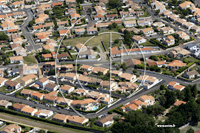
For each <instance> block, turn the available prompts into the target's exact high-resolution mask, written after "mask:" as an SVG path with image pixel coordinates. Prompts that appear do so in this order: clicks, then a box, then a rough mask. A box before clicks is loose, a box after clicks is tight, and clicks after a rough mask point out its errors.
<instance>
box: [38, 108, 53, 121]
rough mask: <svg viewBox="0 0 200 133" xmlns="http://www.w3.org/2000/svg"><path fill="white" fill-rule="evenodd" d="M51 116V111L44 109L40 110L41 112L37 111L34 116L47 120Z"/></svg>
mask: <svg viewBox="0 0 200 133" xmlns="http://www.w3.org/2000/svg"><path fill="white" fill-rule="evenodd" d="M52 115H53V111H51V110H46V109H41V110H38V111H37V112H36V113H35V114H34V116H35V117H40V118H45V119H46V118H49V117H50V116H52Z"/></svg>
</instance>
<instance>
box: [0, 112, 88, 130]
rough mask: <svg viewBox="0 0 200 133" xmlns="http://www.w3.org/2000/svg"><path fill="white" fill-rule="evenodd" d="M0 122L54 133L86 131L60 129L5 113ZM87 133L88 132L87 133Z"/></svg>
mask: <svg viewBox="0 0 200 133" xmlns="http://www.w3.org/2000/svg"><path fill="white" fill-rule="evenodd" d="M0 120H3V121H8V122H13V123H18V124H21V125H25V126H30V127H36V128H41V129H43V130H49V131H54V132H60V133H77V132H78V133H86V131H81V130H77V129H73V128H67V127H62V126H58V125H53V124H49V123H45V122H41V121H36V120H32V119H28V118H24V117H20V116H15V115H11V114H7V113H0ZM88 133H89V132H88Z"/></svg>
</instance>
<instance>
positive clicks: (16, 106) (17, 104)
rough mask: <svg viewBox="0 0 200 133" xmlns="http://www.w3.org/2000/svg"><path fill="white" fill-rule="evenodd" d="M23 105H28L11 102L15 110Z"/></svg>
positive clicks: (19, 109) (18, 109)
mask: <svg viewBox="0 0 200 133" xmlns="http://www.w3.org/2000/svg"><path fill="white" fill-rule="evenodd" d="M25 106H28V105H25V104H20V103H15V104H13V109H14V110H16V111H21V109H22V108H23V107H25Z"/></svg>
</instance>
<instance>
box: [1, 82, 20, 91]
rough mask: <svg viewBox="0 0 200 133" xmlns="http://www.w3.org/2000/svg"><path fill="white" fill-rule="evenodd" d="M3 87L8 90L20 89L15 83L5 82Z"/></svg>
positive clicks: (17, 83)
mask: <svg viewBox="0 0 200 133" xmlns="http://www.w3.org/2000/svg"><path fill="white" fill-rule="evenodd" d="M4 86H5V87H7V88H8V89H18V88H19V87H20V83H19V82H16V81H11V80H7V81H6V82H5V85H4Z"/></svg>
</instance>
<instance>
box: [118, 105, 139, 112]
mask: <svg viewBox="0 0 200 133" xmlns="http://www.w3.org/2000/svg"><path fill="white" fill-rule="evenodd" d="M121 108H122V110H123V112H124V110H125V111H132V110H138V109H139V107H138V106H137V105H135V104H127V105H125V106H123V107H121ZM123 108H124V109H123Z"/></svg>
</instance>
